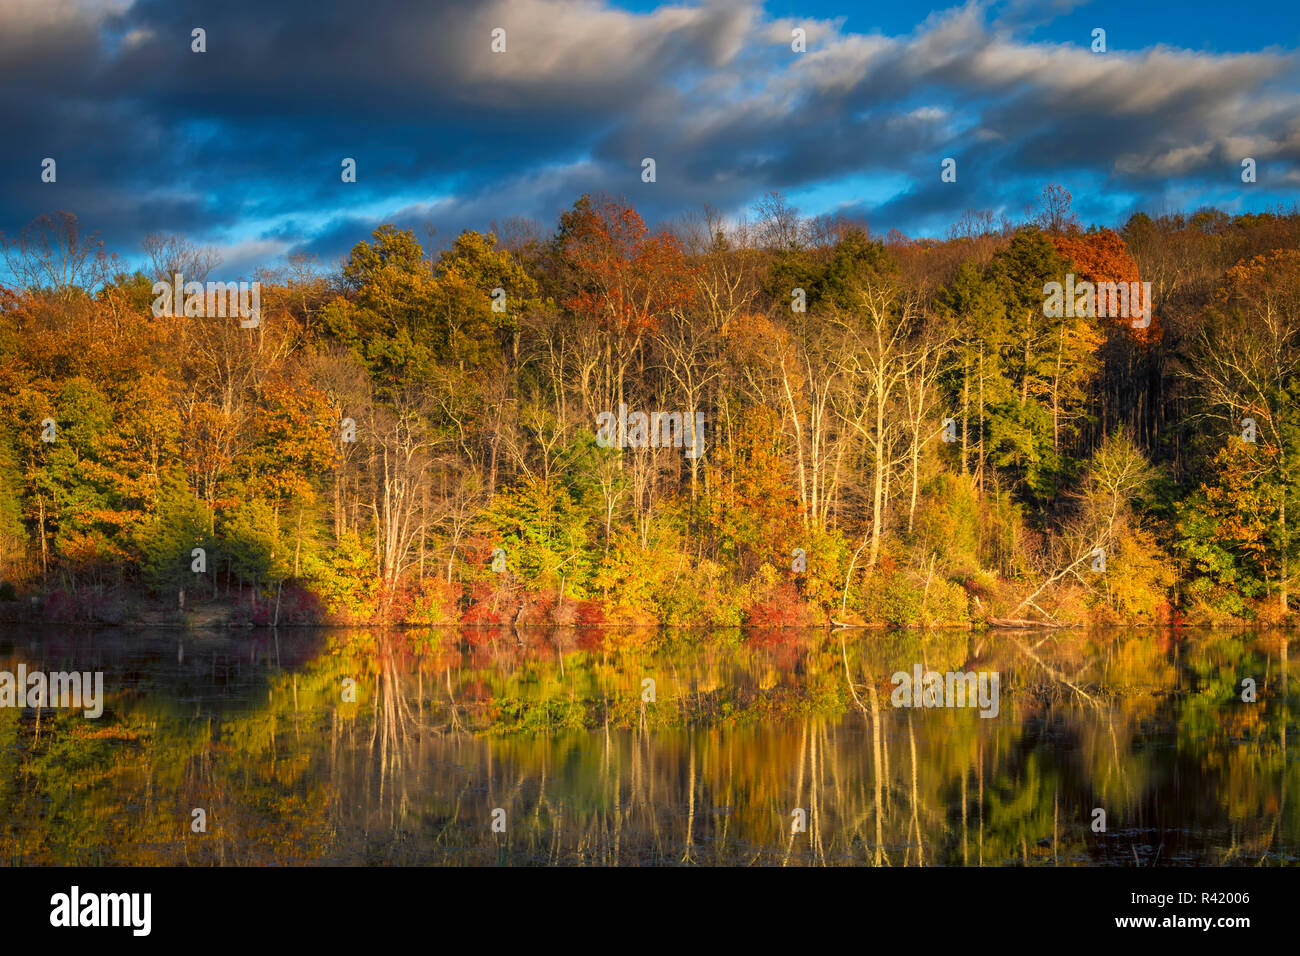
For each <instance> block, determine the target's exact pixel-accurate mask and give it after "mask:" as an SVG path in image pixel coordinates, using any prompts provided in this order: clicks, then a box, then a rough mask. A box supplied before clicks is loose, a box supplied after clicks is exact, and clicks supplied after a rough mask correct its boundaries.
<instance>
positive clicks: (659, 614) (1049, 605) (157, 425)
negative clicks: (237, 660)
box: [0, 186, 1300, 626]
mask: <svg viewBox="0 0 1300 956" xmlns="http://www.w3.org/2000/svg"><path fill="white" fill-rule="evenodd" d="M1298 239H1300V213H1297V212H1296V211H1295V210H1292V211H1290V212H1286V211H1281V210H1279V211H1278V212H1276V213H1266V214H1250V215H1237V216H1229V215H1227V214H1225V213H1222V212H1220V211H1217V210H1201V211H1198V212H1196V213H1194V214H1190V215H1184V214H1170V215H1163V216H1159V217H1155V218H1153V217H1151V216H1148V215H1145V214H1137V215H1134V216H1132V217H1131V218H1130V219H1129V220H1128V221H1127V222H1126V223H1125V225H1124V226H1123V228H1121V229H1119V230H1114V229H1109V228H1102V227H1098V226H1086V227H1085V226H1084V225H1083V224H1081V223H1080V222H1079V221H1078V219H1077V217H1076V216H1075V215H1074V213H1073V212H1072V210H1071V203H1070V196H1069V194H1068V193H1067V192H1066V191H1065V190H1064V189H1062V188H1060V187H1057V186H1051V187H1048V188H1047V189H1046V190H1044V193H1043V196H1042V197H1041V203H1040V208H1039V210H1038V212H1037V214H1035V215H1032V216H1030V217H1028V218H1027V219H1026V220H1025V221H1023V222H1016V223H1013V222H1010V221H1008V220H1007V219H1005V218H1003V219H1001V220H1000V221H997V220H995V217H994V216H993V215H992V214H991V213H988V212H978V211H972V212H969V213H967V214H966V215H964V216H963V217H962V219H961V220H960V221H959V222H957V223H955V224H954V226H953V227H952V229H951V230H950V233H949V235H948V236H947V237H946V238H944V239H910V238H908V237H906V236H903V235H902V234H900V233H898V232H896V231H895V232H890V233H889V234H887V235H884V236H881V235H877V234H875V233H873V232H872V231H871V229H870V227H869V225H868V224H867V223H866V222H863V221H860V220H854V219H850V218H845V217H837V216H822V217H805V216H802V215H801V214H800V213H799V211H798V210H797V209H794V208H793V207H791V206H790V205H789V204H788V203H787V202H786V201H785V200H784V199H783V198H782V197H780V196H779V195H777V194H771V195H769V196H767V197H765V198H764V199H763V200H762V201H760V202H759V203H758V204H757V205H756V206H755V207H754V209H753V210H752V211H751V212H750V214H749V215H747V216H746V217H744V218H741V219H739V220H734V219H727V218H725V217H723V216H721V215H719V214H718V213H717V212H716V211H715V210H711V209H705V210H704V211H703V212H701V213H699V214H696V215H688V216H683V217H682V218H680V219H679V220H677V221H674V222H672V223H669V224H667V225H665V226H664V227H662V228H660V229H657V230H655V229H651V228H650V227H648V226H647V224H646V223H645V222H644V220H643V219H642V218H641V216H640V215H639V214H638V213H637V212H636V211H635V209H634V208H632V207H631V206H630V205H628V204H627V203H626V202H625V201H622V200H619V199H615V198H612V197H607V196H584V197H582V198H580V199H579V200H578V201H577V202H575V203H574V205H573V206H572V207H571V208H570V209H568V210H567V211H565V212H564V213H563V214H562V215H561V216H560V217H559V221H558V223H557V224H556V225H555V227H554V228H553V229H548V228H546V227H543V226H542V225H541V224H539V223H536V222H533V221H528V220H522V219H517V220H511V221H508V222H506V223H502V224H493V227H492V228H491V229H489V230H488V231H486V232H478V231H466V232H463V233H461V234H460V235H459V236H457V237H455V239H454V240H453V241H452V242H451V243H450V244H449V245H448V246H446V247H445V248H443V249H441V250H440V251H435V250H434V248H433V241H432V237H430V238H429V239H428V241H426V242H424V243H422V242H421V241H420V239H419V238H418V237H417V235H416V234H415V231H414V230H404V229H399V228H397V227H395V226H392V225H384V226H380V227H379V228H378V229H376V230H375V231H374V233H373V235H372V236H371V237H370V238H369V239H367V240H365V241H362V242H359V243H357V245H356V246H355V247H354V248H353V249H352V251H351V253H350V254H349V255H348V256H346V257H345V258H344V260H343V261H342V262H341V263H340V264H339V265H338V267H337V268H334V269H328V268H324V267H322V266H321V265H320V264H319V263H318V262H317V261H316V260H315V259H314V258H312V257H308V256H293V257H290V258H289V260H288V262H287V264H286V265H285V266H283V267H280V268H267V269H263V270H261V271H259V272H258V273H257V275H256V276H255V278H256V279H257V280H258V281H259V282H260V283H261V303H262V306H261V315H262V319H261V321H260V323H259V324H258V325H257V326H256V327H254V328H243V327H241V325H240V323H239V322H238V321H237V320H233V319H230V318H209V317H204V316H184V315H180V316H175V317H164V318H155V317H154V316H153V314H152V312H151V309H150V304H151V302H152V301H153V299H154V298H155V297H154V296H153V295H152V287H153V283H154V281H155V280H158V279H170V277H171V276H172V275H174V274H175V273H178V272H179V273H182V274H183V275H184V276H185V278H186V279H193V280H195V281H200V282H201V281H203V280H204V279H205V278H209V277H210V278H218V279H226V278H232V277H228V276H222V275H220V266H221V263H220V257H219V256H218V255H217V254H216V253H215V252H214V251H213V250H210V249H206V248H203V247H200V246H197V245H195V244H194V243H192V242H190V241H189V240H187V239H185V238H183V237H179V236H162V235H153V236H150V237H149V238H148V239H147V240H146V241H145V244H144V247H145V248H144V251H145V253H146V255H145V257H144V258H145V260H146V261H147V262H148V265H147V266H146V267H144V268H141V269H138V270H134V271H128V270H126V269H123V268H122V267H121V265H120V262H119V260H117V259H116V258H115V257H113V256H111V255H109V254H108V252H107V251H106V250H105V249H104V247H103V244H102V243H101V242H100V241H99V240H98V239H97V238H96V237H94V236H86V235H84V234H83V233H82V231H81V230H80V228H79V225H78V223H77V221H76V219H75V217H73V216H72V215H70V214H68V213H59V214H56V215H52V216H48V217H43V218H42V219H39V220H37V221H36V222H34V223H32V224H31V225H29V226H28V227H27V228H26V229H24V230H23V231H22V232H20V233H19V234H18V235H17V236H14V237H9V238H5V239H4V241H3V248H4V254H5V259H6V261H7V264H8V269H9V273H10V275H11V277H12V280H13V281H12V283H11V284H10V285H9V286H7V287H5V288H4V289H3V290H0V396H3V403H2V407H0V416H3V418H4V431H3V437H2V439H0V579H2V580H3V583H2V584H0V591H3V592H7V593H3V594H0V597H7V598H10V599H16V598H19V597H22V598H27V597H34V598H36V606H37V607H40V608H42V609H43V612H44V613H45V614H46V615H48V616H54V617H56V618H57V617H89V618H95V619H100V620H123V619H129V618H131V617H132V616H133V615H134V614H136V613H137V612H138V611H139V609H140V608H141V607H145V606H149V605H150V602H153V603H154V604H157V606H160V607H161V606H166V607H169V608H175V609H176V610H175V612H174V613H176V614H182V613H183V612H182V611H181V609H180V606H179V604H178V596H179V598H180V603H184V602H185V601H186V597H187V596H188V604H186V605H185V606H186V607H187V608H188V610H189V612H193V611H194V610H195V609H196V607H202V606H212V607H219V608H224V609H225V610H226V613H227V616H228V618H229V619H232V620H244V621H248V622H255V623H291V622H306V621H336V622H365V621H389V622H409V623H451V622H462V623H466V624H506V623H519V624H525V623H558V624H573V623H577V624H619V623H647V622H663V623H668V624H674V625H684V626H685V625H736V624H750V625H799V624H815V623H824V622H826V621H828V620H835V621H841V622H845V623H861V624H879V625H892V626H911V625H940V624H961V625H964V624H980V623H983V622H989V621H993V622H999V621H1004V620H1032V621H1036V622H1041V623H1048V624H1059V623H1077V622H1082V621H1085V620H1093V621H1139V622H1152V623H1156V622H1178V621H1183V620H1191V621H1206V622H1222V621H1237V620H1245V619H1252V620H1260V621H1263V622H1282V621H1284V620H1286V619H1287V616H1288V615H1289V614H1290V613H1291V611H1290V607H1289V599H1290V598H1289V579H1290V575H1291V568H1292V567H1294V565H1295V558H1296V555H1295V551H1296V546H1295V538H1296V536H1295V534H1294V531H1293V529H1292V525H1293V524H1294V523H1295V517H1294V516H1292V517H1291V519H1290V521H1288V510H1291V511H1292V512H1293V513H1294V510H1295V509H1294V503H1295V499H1296V492H1297V481H1298V480H1300V466H1298V465H1297V462H1298V461H1300V445H1298V442H1297V439H1298V438H1300V431H1298V429H1297V426H1298V425H1300V413H1298V412H1297V398H1298V397H1300V395H1298V388H1300V374H1298V373H1300V348H1298V345H1300V342H1298V341H1297V340H1298V338H1300V308H1297V306H1298V305H1300V301H1297V300H1298V299H1300V242H1298ZM1052 283H1063V284H1065V286H1066V288H1069V289H1075V288H1078V287H1080V284H1082V283H1091V284H1092V285H1093V286H1096V285H1097V284H1101V283H1125V284H1129V283H1150V286H1149V287H1150V290H1151V298H1152V304H1153V306H1154V307H1153V309H1152V310H1151V313H1150V314H1149V315H1147V316H1145V317H1144V319H1143V321H1134V320H1132V319H1131V318H1130V317H1128V316H1124V315H1120V316H1116V315H1114V314H1111V313H1113V309H1112V310H1110V312H1108V310H1106V309H1104V308H1096V307H1092V306H1091V305H1090V303H1089V302H1088V301H1085V300H1084V299H1080V300H1079V302H1078V303H1077V305H1078V307H1077V308H1074V307H1071V308H1065V309H1061V308H1045V303H1046V300H1047V290H1048V289H1049V287H1050V286H1051V284H1052ZM620 409H624V410H626V409H632V410H640V411H642V412H652V413H653V412H682V413H683V414H682V418H683V420H684V421H685V422H687V423H688V426H687V427H689V423H690V422H691V421H693V420H694V419H693V416H694V415H696V414H698V415H699V416H700V417H699V421H701V422H703V423H704V427H703V445H702V448H703V453H702V454H699V455H688V454H684V453H683V448H682V447H681V446H680V445H678V446H674V445H673V444H672V443H661V442H658V441H655V442H648V441H633V442H624V443H622V444H624V445H625V446H626V447H618V443H615V444H614V447H607V446H609V445H610V442H609V441H608V440H599V441H598V437H601V436H600V435H598V432H599V431H600V429H598V426H597V423H598V422H599V421H609V420H610V416H611V415H615V416H616V415H618V414H619V412H620ZM602 416H604V417H603V418H602ZM51 425H52V428H51ZM51 434H53V436H55V437H54V438H53V440H50V439H51ZM605 437H607V436H605ZM688 444H689V442H688ZM1289 506H1290V508H1289ZM197 555H201V559H199V558H198V557H196V556H197Z"/></svg>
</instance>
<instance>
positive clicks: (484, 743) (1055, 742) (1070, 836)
mask: <svg viewBox="0 0 1300 956" xmlns="http://www.w3.org/2000/svg"><path fill="white" fill-rule="evenodd" d="M20 663H23V664H26V665H27V667H28V668H29V669H37V668H39V669H42V670H47V671H51V670H69V669H72V668H74V667H75V668H76V669H79V670H86V669H96V668H98V669H102V670H103V671H104V672H105V690H106V695H107V701H106V708H105V712H104V715H103V717H102V718H101V719H99V720H97V721H89V720H86V719H85V718H84V717H82V716H81V714H80V712H76V713H69V712H66V711H52V710H49V709H48V708H47V709H43V711H42V712H40V713H38V712H37V711H36V710H35V709H32V708H28V709H26V710H17V709H14V708H9V709H0V853H2V854H3V859H4V860H5V861H6V862H12V863H21V864H65V863H106V864H123V863H128V864H145V865H150V864H168V863H182V864H184V863H189V864H193V865H207V864H257V863H308V862H332V863H357V864H373V863H385V864H389V863H392V864H410V863H420V864H428V863H432V864H512V865H514V864H530V863H549V864H599V865H629V864H653V865H683V864H686V865H689V864H710V865H716V864H767V865H808V864H812V865H843V864H852V865H868V866H930V865H970V866H987V865H1079V864H1114V865H1133V864H1134V863H1135V862H1136V863H1139V864H1141V865H1148V864H1156V863H1158V864H1161V865H1165V864H1174V865H1178V864H1224V863H1226V864H1239V865H1255V864H1257V863H1265V864H1273V863H1283V862H1295V861H1296V858H1297V855H1296V846H1297V832H1296V831H1297V824H1296V820H1295V814H1294V813H1293V812H1292V810H1291V807H1292V806H1294V803H1295V799H1294V797H1290V795H1289V791H1292V790H1294V789H1295V787H1296V785H1297V780H1296V777H1297V774H1298V773H1300V771H1297V769H1296V765H1295V764H1294V763H1291V764H1288V761H1287V732H1288V729H1289V726H1290V724H1291V722H1292V721H1293V719H1294V718H1293V717H1292V714H1293V712H1294V711H1293V708H1291V706H1290V696H1289V695H1290V689H1289V664H1288V639H1287V638H1286V637H1284V636H1283V635H1280V634H1278V633H1276V632H1261V633H1254V632H1248V631H1213V630H1206V631H1193V632H1179V633H1177V634H1175V633H1170V632H1155V631H1150V630H1146V631H1140V632H1139V631H1106V632H1099V633H1094V634H1085V633H1081V632H1053V633H1051V634H1048V635H1046V636H1044V635H1043V634H1041V633H1011V632H1007V633H998V634H989V635H978V634H971V633H969V632H965V631H961V632H944V631H931V632H919V631H915V632H899V633H863V632H860V631H858V632H842V633H828V632H825V631H795V630H790V631H764V632H755V633H749V634H745V633H740V632H734V631H730V632H711V633H691V632H655V631H646V632H637V631H595V632H584V631H575V630H574V629H571V628H570V629H558V630H548V629H523V630H520V631H497V632H486V631H465V632H455V631H434V630H426V631H397V632H383V631H371V630H335V631H328V632H326V631H302V630H294V631H283V630H282V631H280V632H279V633H275V632H272V631H267V632H265V633H262V632H249V633H243V634H236V635H232V634H210V635H205V634H191V635H186V636H184V637H182V638H181V639H180V640H179V643H178V640H177V637H176V635H175V634H174V633H171V634H168V633H167V632H157V631H155V632H149V631H138V632H128V631H123V630H117V631H112V632H98V633H95V632H87V631H72V630H68V629H60V630H51V631H47V632H45V633H43V634H40V635H38V637H37V639H36V640H34V641H29V640H28V638H27V637H26V636H24V638H23V640H22V642H21V643H18V642H16V641H13V640H12V639H10V640H6V639H5V638H4V637H0V669H3V670H8V671H11V672H13V671H15V670H16V668H17V665H18V664H20ZM917 664H919V665H920V666H921V667H922V668H924V669H926V670H936V671H940V672H946V671H958V672H961V671H984V672H993V671H995V672H997V673H998V674H999V675H1000V687H1001V705H1000V709H999V712H998V715H997V717H995V718H992V719H987V718H981V717H980V716H979V712H978V710H977V709H973V708H910V707H909V708H898V707H895V706H893V704H892V703H891V691H892V690H893V684H892V683H891V680H890V678H891V675H892V674H894V673H895V672H897V671H905V672H910V671H912V669H913V666H914V665H917ZM1245 677H1252V678H1253V679H1254V680H1255V681H1256V683H1257V686H1258V700H1257V701H1256V702H1255V703H1245V702H1243V701H1242V700H1241V681H1242V679H1243V678H1245ZM349 678H350V679H351V680H354V681H355V682H356V694H355V701H350V700H345V699H344V694H343V687H344V681H345V679H349ZM645 678H652V679H653V680H654V686H655V690H656V692H655V697H654V700H653V701H648V700H643V697H642V692H643V680H644V679H645ZM195 808H202V809H204V810H205V812H206V815H207V832H205V833H195V832H192V829H191V820H192V811H193V809H195ZM497 809H500V810H502V811H504V819H505V826H504V830H503V832H494V830H493V827H492V822H493V811H494V810H497ZM1097 809H1101V810H1104V811H1105V817H1106V823H1107V828H1106V830H1105V831H1104V832H1093V830H1092V829H1091V827H1090V824H1091V823H1092V821H1093V818H1094V811H1095V810H1097ZM796 810H802V811H803V813H804V816H805V818H806V829H804V830H802V831H801V832H796V830H795V828H794V827H792V820H793V819H794V816H793V815H794V812H795V811H796Z"/></svg>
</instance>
